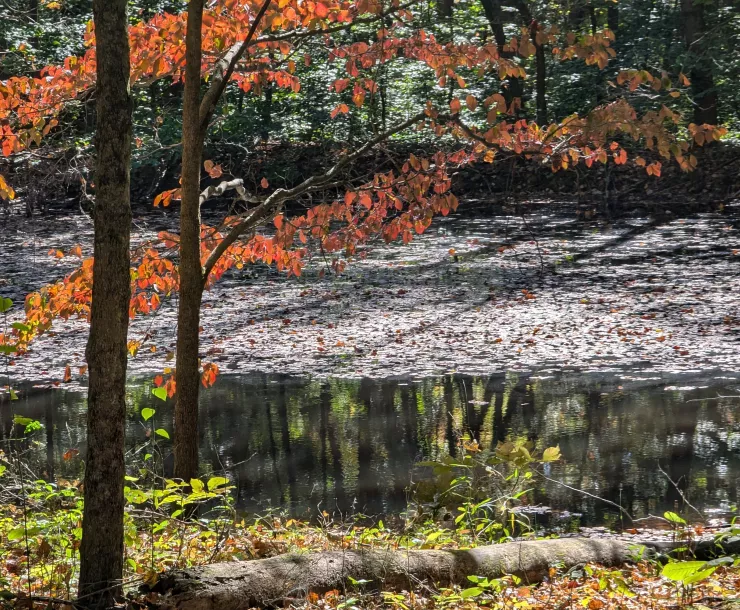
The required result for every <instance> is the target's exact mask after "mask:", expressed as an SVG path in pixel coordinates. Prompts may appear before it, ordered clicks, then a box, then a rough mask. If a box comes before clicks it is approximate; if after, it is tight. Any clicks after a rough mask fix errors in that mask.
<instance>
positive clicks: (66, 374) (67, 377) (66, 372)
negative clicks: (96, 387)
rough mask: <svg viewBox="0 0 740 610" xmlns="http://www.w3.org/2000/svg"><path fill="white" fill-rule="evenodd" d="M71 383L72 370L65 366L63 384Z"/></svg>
mask: <svg viewBox="0 0 740 610" xmlns="http://www.w3.org/2000/svg"><path fill="white" fill-rule="evenodd" d="M70 381H72V369H71V368H70V367H69V365H67V366H66V367H65V368H64V383H68V382H70Z"/></svg>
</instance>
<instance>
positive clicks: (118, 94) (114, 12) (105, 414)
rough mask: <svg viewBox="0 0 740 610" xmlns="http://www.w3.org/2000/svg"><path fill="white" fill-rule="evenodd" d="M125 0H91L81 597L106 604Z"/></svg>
mask: <svg viewBox="0 0 740 610" xmlns="http://www.w3.org/2000/svg"><path fill="white" fill-rule="evenodd" d="M126 5H127V2H126V0H94V2H93V16H94V21H95V32H96V39H97V47H96V52H97V85H96V87H95V90H96V97H97V112H96V117H97V118H96V133H95V151H96V155H97V161H96V167H95V208H94V221H95V253H94V254H95V262H94V264H93V279H94V283H93V289H92V291H93V292H92V306H91V314H90V336H89V338H88V342H87V351H86V356H87V363H88V366H89V386H88V394H87V457H86V460H85V492H84V493H85V508H84V513H83V518H82V532H83V534H82V544H81V547H80V557H81V559H80V582H79V595H80V597H81V598H82V599H81V603H82V604H83V605H85V606H88V607H109V606H111V605H113V600H114V598H115V597H117V596H118V595H120V593H121V579H122V575H123V477H124V474H125V469H124V430H125V423H126V402H125V392H126V357H127V353H126V336H127V333H128V320H129V316H128V308H129V300H130V298H131V276H130V258H129V256H130V255H129V237H130V227H131V205H130V202H129V186H130V182H129V172H130V160H131V131H132V119H131V113H132V100H131V95H130V91H129V73H130V65H129V41H128V20H127V17H126Z"/></svg>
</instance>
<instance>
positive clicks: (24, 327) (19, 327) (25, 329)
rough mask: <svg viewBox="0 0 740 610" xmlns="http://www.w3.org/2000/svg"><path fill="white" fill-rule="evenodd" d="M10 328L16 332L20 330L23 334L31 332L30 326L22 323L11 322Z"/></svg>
mask: <svg viewBox="0 0 740 610" xmlns="http://www.w3.org/2000/svg"><path fill="white" fill-rule="evenodd" d="M11 326H12V327H13V328H15V329H16V330H20V331H21V332H24V333H27V332H28V331H29V330H31V327H30V326H28V325H27V324H23V323H22V322H13V323H12V324H11Z"/></svg>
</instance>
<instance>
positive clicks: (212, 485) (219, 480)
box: [201, 477, 229, 491]
mask: <svg viewBox="0 0 740 610" xmlns="http://www.w3.org/2000/svg"><path fill="white" fill-rule="evenodd" d="M228 482H229V479H226V478H224V477H211V478H210V479H208V491H213V490H214V489H216V488H217V487H221V485H226V484H227V483H228ZM201 489H202V488H201Z"/></svg>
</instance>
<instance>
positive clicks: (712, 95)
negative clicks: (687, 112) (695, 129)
mask: <svg viewBox="0 0 740 610" xmlns="http://www.w3.org/2000/svg"><path fill="white" fill-rule="evenodd" d="M681 23H682V24H683V34H684V40H685V41H686V48H687V50H688V51H689V57H690V58H691V60H690V61H691V70H690V72H689V78H690V79H691V93H692V95H693V98H694V123H696V124H698V125H703V124H704V123H709V124H710V125H716V124H717V123H718V122H719V121H718V117H717V90H716V89H715V87H714V76H713V74H712V62H711V59H710V58H709V57H707V56H706V51H705V48H704V42H703V39H704V37H705V36H706V32H705V24H704V4H703V3H702V2H699V1H697V0H681Z"/></svg>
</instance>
